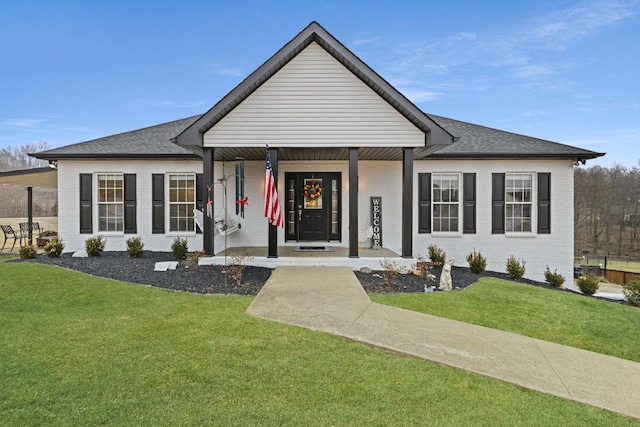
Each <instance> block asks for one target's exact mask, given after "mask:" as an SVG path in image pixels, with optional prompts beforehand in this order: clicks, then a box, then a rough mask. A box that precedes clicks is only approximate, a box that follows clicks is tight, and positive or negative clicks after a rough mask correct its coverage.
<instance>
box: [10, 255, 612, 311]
mask: <svg viewBox="0 0 640 427" xmlns="http://www.w3.org/2000/svg"><path fill="white" fill-rule="evenodd" d="M15 261H16V262H38V263H42V264H50V265H57V266H59V267H64V268H68V269H71V270H76V271H81V272H83V273H87V274H91V275H92V276H97V277H106V278H109V279H115V280H121V281H123V282H129V283H138V284H142V285H149V286H155V287H158V288H164V289H171V290H175V291H186V292H192V293H199V294H237V295H257V294H258V292H259V291H260V289H262V286H263V285H264V284H265V282H266V281H267V279H269V277H270V276H271V271H272V270H271V269H270V268H265V267H254V266H247V267H246V268H245V269H244V271H243V273H242V283H241V285H237V284H236V281H235V280H234V279H232V278H231V277H229V276H228V275H227V277H226V278H225V272H224V268H223V267H222V266H209V265H203V266H200V267H198V269H197V270H196V269H194V268H193V267H189V268H187V267H186V263H185V261H184V260H177V259H176V258H174V257H173V255H172V254H171V253H168V252H150V251H145V252H144V256H143V257H141V258H132V257H130V256H129V255H128V254H127V253H126V252H103V253H102V255H101V256H98V257H90V258H72V257H71V253H66V254H62V256H60V257H59V258H51V257H48V256H46V255H43V254H41V255H38V256H37V258H35V259H30V260H15ZM162 261H178V262H179V263H178V268H176V269H175V270H167V271H163V272H160V271H153V269H154V266H155V263H156V262H162ZM440 272H441V270H433V271H432V273H433V274H434V275H435V276H436V280H435V281H429V280H425V279H422V278H420V277H418V276H416V275H414V274H399V275H398V276H397V277H396V280H395V283H394V285H393V286H392V287H391V288H389V287H388V286H387V285H386V284H385V281H384V278H383V272H382V271H375V270H374V271H371V272H366V273H365V272H362V271H356V272H355V274H356V277H357V278H358V280H359V281H360V283H361V284H362V287H363V288H364V289H365V291H366V292H368V293H405V292H406V293H412V292H424V291H425V285H426V286H427V287H431V290H432V291H434V292H435V291H437V292H440V291H438V289H437V286H438V281H439V278H440ZM481 277H496V278H500V279H506V280H510V279H509V276H508V275H507V274H506V273H497V272H491V271H487V272H484V273H482V274H475V273H472V272H470V271H469V269H468V268H466V267H453V268H452V269H451V278H452V282H453V287H454V291H455V290H461V289H464V288H466V287H467V286H469V285H471V284H473V283H475V282H477V281H478V279H480V278H481ZM520 283H525V284H529V285H534V286H539V287H542V288H546V289H551V290H561V291H563V289H557V288H554V287H552V286H550V285H549V284H547V283H543V282H536V281H534V280H528V279H521V280H520ZM564 291H566V292H571V291H569V290H564ZM616 302H618V301H616Z"/></svg>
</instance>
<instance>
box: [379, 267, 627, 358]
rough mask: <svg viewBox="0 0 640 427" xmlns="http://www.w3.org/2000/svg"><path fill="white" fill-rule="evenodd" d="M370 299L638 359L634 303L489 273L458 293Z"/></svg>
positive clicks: (383, 296) (390, 296) (398, 295)
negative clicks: (589, 295) (551, 288)
mask: <svg viewBox="0 0 640 427" xmlns="http://www.w3.org/2000/svg"><path fill="white" fill-rule="evenodd" d="M371 299H372V300H373V301H375V302H379V303H382V304H388V305H393V306H396V307H401V308H406V309H408V310H413V311H418V312H421V313H427V314H433V315H435V316H441V317H446V318H449V319H455V320H460V321H462V322H467V323H473V324H476V325H481V326H487V327H489V328H494V329H500V330H503V331H508V332H514V333H517V334H520V335H526V336H529V337H534V338H539V339H542V340H545V341H552V342H555V343H559V344H564V345H568V346H572V347H577V348H582V349H585V350H590V351H595V352H598V353H603V354H608V355H611V356H615V357H620V358H623V359H629V360H633V361H636V362H640V334H639V333H638V329H639V328H640V308H638V307H632V306H626V305H620V304H615V303H611V302H607V301H601V300H598V299H596V298H587V297H584V296H581V295H575V294H571V293H567V292H558V291H552V290H548V289H543V288H539V287H535V286H529V285H524V284H519V283H514V282H510V281H507V280H500V279H493V278H482V279H480V281H479V282H478V283H475V284H474V285H472V286H470V287H468V288H466V289H465V290H464V291H463V292H447V293H445V292H437V293H432V294H425V295H423V294H395V295H372V296H371Z"/></svg>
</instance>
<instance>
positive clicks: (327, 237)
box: [285, 172, 340, 242]
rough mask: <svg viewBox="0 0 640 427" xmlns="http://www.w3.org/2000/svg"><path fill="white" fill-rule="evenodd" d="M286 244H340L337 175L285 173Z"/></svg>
mask: <svg viewBox="0 0 640 427" xmlns="http://www.w3.org/2000/svg"><path fill="white" fill-rule="evenodd" d="M285 181H286V188H287V204H286V206H287V224H286V226H287V240H295V241H299V242H305V241H306V242H308V241H317V242H323V241H324V242H328V241H331V240H340V173H339V172H324V173H304V172H287V173H286V174H285Z"/></svg>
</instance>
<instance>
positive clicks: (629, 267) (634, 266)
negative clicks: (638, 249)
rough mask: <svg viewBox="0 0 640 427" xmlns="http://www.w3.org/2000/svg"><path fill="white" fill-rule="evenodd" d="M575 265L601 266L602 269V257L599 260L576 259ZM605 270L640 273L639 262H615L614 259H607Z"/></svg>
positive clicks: (593, 258) (592, 258)
mask: <svg viewBox="0 0 640 427" xmlns="http://www.w3.org/2000/svg"><path fill="white" fill-rule="evenodd" d="M576 265H601V266H602V267H604V257H601V258H595V257H591V258H587V259H577V260H576ZM607 268H609V269H611V270H618V271H629V272H631V273H640V262H638V261H633V260H616V259H611V258H610V257H609V258H608V259H607Z"/></svg>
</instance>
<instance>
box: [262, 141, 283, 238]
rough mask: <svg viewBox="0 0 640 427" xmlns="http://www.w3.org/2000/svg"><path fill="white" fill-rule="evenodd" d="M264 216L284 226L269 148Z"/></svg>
mask: <svg viewBox="0 0 640 427" xmlns="http://www.w3.org/2000/svg"><path fill="white" fill-rule="evenodd" d="M264 216H266V217H267V218H268V219H269V223H271V224H273V225H275V226H276V227H282V228H284V217H283V216H282V210H281V209H280V202H279V201H278V190H277V188H276V183H275V181H274V179H273V171H272V170H271V156H270V155H269V148H267V167H266V170H265V177H264Z"/></svg>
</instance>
